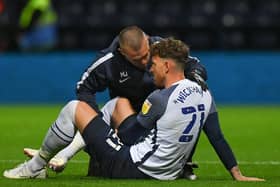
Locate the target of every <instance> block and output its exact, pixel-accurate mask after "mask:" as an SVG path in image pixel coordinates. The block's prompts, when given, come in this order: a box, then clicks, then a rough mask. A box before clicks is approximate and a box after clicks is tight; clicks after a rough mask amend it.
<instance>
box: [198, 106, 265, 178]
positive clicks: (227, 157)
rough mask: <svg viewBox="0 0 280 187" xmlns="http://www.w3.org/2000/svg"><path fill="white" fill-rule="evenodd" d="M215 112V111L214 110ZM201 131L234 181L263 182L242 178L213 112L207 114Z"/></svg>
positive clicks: (216, 116) (216, 115)
mask: <svg viewBox="0 0 280 187" xmlns="http://www.w3.org/2000/svg"><path fill="white" fill-rule="evenodd" d="M214 110H216V109H214ZM203 130H204V132H205V134H206V136H207V137H208V139H209V141H210V143H211V145H212V146H213V148H214V149H215V151H216V153H217V155H218V156H219V158H220V160H221V161H222V163H223V164H224V166H225V168H226V169H227V170H228V171H229V172H230V174H231V176H232V177H233V179H234V180H237V181H263V180H264V179H260V178H255V177H246V176H243V175H242V173H241V171H240V170H239V167H238V164H237V161H236V158H235V156H234V154H233V152H232V149H231V147H230V146H229V144H228V143H227V141H226V139H225V138H224V136H223V134H222V131H221V128H220V124H219V119H218V113H217V112H216V111H215V112H213V113H211V114H209V116H208V118H207V120H206V122H205V124H204V127H203Z"/></svg>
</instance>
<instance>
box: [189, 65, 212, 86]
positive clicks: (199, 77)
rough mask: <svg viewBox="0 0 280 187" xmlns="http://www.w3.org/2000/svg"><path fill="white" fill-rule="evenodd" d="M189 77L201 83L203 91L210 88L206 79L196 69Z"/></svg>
mask: <svg viewBox="0 0 280 187" xmlns="http://www.w3.org/2000/svg"><path fill="white" fill-rule="evenodd" d="M188 78H189V79H190V80H192V81H195V82H196V83H197V84H199V85H200V86H201V88H202V90H203V91H206V90H207V89H208V86H207V83H206V81H205V80H204V79H203V78H202V77H201V76H200V75H199V73H198V72H197V71H196V70H194V71H192V72H191V73H190V74H189V76H188Z"/></svg>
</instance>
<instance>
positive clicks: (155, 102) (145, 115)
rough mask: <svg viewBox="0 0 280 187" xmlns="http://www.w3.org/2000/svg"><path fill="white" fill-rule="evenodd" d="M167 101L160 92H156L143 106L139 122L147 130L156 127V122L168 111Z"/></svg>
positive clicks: (138, 118) (138, 116)
mask: <svg viewBox="0 0 280 187" xmlns="http://www.w3.org/2000/svg"><path fill="white" fill-rule="evenodd" d="M164 101H166V99H164V96H163V95H162V94H161V93H160V91H159V90H156V91H154V92H153V93H152V94H150V95H149V96H148V98H147V99H146V100H145V101H144V103H143V105H142V109H141V111H140V112H139V114H138V115H137V120H138V122H139V123H140V124H141V125H142V126H143V127H145V128H147V129H152V128H154V127H155V126H156V121H157V120H158V119H159V118H160V117H161V116H162V115H163V113H164V111H165V110H166V102H164Z"/></svg>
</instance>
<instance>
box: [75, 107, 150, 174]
mask: <svg viewBox="0 0 280 187" xmlns="http://www.w3.org/2000/svg"><path fill="white" fill-rule="evenodd" d="M120 103H122V104H123V105H122V108H123V109H124V108H125V107H126V105H125V104H124V102H120ZM120 103H118V104H120ZM126 103H129V102H126ZM79 108H80V107H79ZM85 109H86V110H91V109H90V108H87V106H85ZM133 113H134V111H130V110H129V109H128V110H126V112H125V113H123V114H124V115H123V117H125V116H130V115H131V114H133ZM83 114H84V112H82V114H81V115H79V111H78V110H77V115H76V117H78V118H76V125H77V127H78V128H79V130H80V131H81V133H82V136H83V138H84V140H85V142H86V144H87V150H88V153H89V154H90V155H91V156H95V157H96V159H97V161H98V162H99V163H100V174H101V176H103V177H110V178H147V177H148V176H146V175H145V174H143V173H142V172H140V171H139V170H138V169H137V167H136V165H135V164H134V163H133V162H132V160H131V158H130V153H129V147H127V146H124V145H123V143H122V142H121V141H120V139H119V138H118V136H117V135H116V132H114V130H113V129H112V128H111V127H110V126H108V125H107V124H106V123H105V122H104V120H102V119H101V118H100V117H99V116H96V117H94V118H93V119H92V120H91V121H90V122H89V124H86V123H84V122H85V120H84V119H85V118H87V117H83V116H82V115H83ZM79 117H81V119H82V120H79ZM89 119H90V118H89ZM123 120H124V119H122V118H119V121H120V122H122V121H123ZM116 125H119V124H116Z"/></svg>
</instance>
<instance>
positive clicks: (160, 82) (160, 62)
mask: <svg viewBox="0 0 280 187" xmlns="http://www.w3.org/2000/svg"><path fill="white" fill-rule="evenodd" d="M166 64H167V62H166V61H164V59H162V58H160V57H159V56H153V57H152V66H151V68H150V72H151V73H152V74H153V77H154V83H155V85H156V86H157V87H164V83H165V75H166V72H167V71H168V69H167V65H166Z"/></svg>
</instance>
